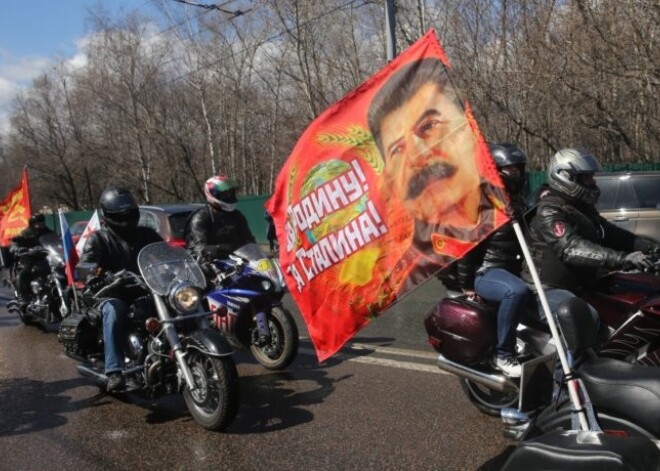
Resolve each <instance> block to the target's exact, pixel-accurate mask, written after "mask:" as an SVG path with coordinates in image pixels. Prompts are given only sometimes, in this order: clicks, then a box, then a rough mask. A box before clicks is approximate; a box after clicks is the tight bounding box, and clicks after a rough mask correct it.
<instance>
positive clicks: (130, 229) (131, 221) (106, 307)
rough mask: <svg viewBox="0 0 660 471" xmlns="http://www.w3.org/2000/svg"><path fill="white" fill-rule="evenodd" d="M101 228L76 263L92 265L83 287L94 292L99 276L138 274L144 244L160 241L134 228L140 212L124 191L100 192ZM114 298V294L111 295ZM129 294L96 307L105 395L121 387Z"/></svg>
mask: <svg viewBox="0 0 660 471" xmlns="http://www.w3.org/2000/svg"><path fill="white" fill-rule="evenodd" d="M99 215H100V218H101V222H102V223H103V224H102V225H101V228H100V229H99V230H97V231H95V232H93V233H92V235H91V236H90V237H89V240H88V241H87V243H86V244H85V247H84V249H83V253H82V255H81V257H80V263H94V264H96V265H98V267H99V273H97V276H93V277H91V278H90V279H88V280H86V283H87V287H89V288H91V289H93V290H94V291H96V290H98V289H99V288H100V287H101V285H102V284H103V281H102V279H103V276H101V275H107V273H109V272H117V271H120V270H124V269H125V270H129V271H132V272H134V273H138V267H137V256H138V254H139V253H140V250H142V248H143V247H145V246H146V245H148V244H151V243H153V242H160V241H162V238H161V237H160V236H159V235H158V233H156V232H155V231H154V230H153V229H150V228H148V227H138V221H139V219H140V212H139V209H138V205H137V202H136V200H135V197H134V196H133V195H132V194H131V192H130V191H128V190H127V189H125V188H122V187H118V186H110V187H108V188H106V189H105V190H103V193H101V198H100V200H99ZM113 295H114V293H113ZM129 297H130V294H129V293H127V292H123V291H121V290H120V291H119V293H118V294H116V297H112V298H106V299H104V300H103V301H102V302H101V304H100V305H99V309H100V310H101V313H102V314H103V342H104V356H105V374H106V376H107V377H108V384H107V387H106V389H107V391H109V392H111V391H116V390H117V389H120V388H122V387H123V386H124V383H125V379H124V376H123V374H122V370H123V369H124V358H125V355H124V344H125V342H126V338H125V337H126V333H125V331H124V323H125V321H126V313H127V311H128V302H130V301H131V299H129Z"/></svg>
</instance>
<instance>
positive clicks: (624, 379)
mask: <svg viewBox="0 0 660 471" xmlns="http://www.w3.org/2000/svg"><path fill="white" fill-rule="evenodd" d="M578 370H579V373H580V378H581V379H582V380H583V381H584V383H585V386H586V388H587V391H588V392H589V397H590V398H591V402H592V403H593V404H594V405H595V406H596V409H597V410H600V409H602V410H609V411H618V412H619V413H620V414H622V415H625V416H626V417H627V418H628V419H630V420H631V421H632V422H634V423H637V424H639V425H641V426H642V427H644V429H645V430H648V431H649V432H651V433H653V434H654V435H655V436H660V374H658V368H656V367H651V366H641V365H633V364H631V363H627V362H624V361H621V360H615V359H612V358H596V359H593V360H590V361H588V362H586V363H584V364H583V365H581V366H580V368H579V369H578Z"/></svg>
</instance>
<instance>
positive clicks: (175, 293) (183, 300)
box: [169, 283, 201, 314]
mask: <svg viewBox="0 0 660 471" xmlns="http://www.w3.org/2000/svg"><path fill="white" fill-rule="evenodd" d="M169 300H170V304H171V305H172V306H173V307H174V308H175V309H176V310H177V311H181V312H183V313H184V314H190V313H192V312H195V311H197V308H198V307H199V302H200V300H201V295H200V292H199V289H197V288H196V287H195V286H193V285H191V284H190V283H180V284H177V285H175V286H173V287H172V289H170V295H169Z"/></svg>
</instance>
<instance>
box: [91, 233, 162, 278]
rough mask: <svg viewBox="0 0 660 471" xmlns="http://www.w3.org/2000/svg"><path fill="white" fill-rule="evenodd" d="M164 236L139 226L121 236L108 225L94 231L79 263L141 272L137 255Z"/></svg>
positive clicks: (112, 269) (107, 268) (108, 268)
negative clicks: (128, 233)
mask: <svg viewBox="0 0 660 471" xmlns="http://www.w3.org/2000/svg"><path fill="white" fill-rule="evenodd" d="M162 241H163V239H162V237H161V236H160V235H159V234H158V233H157V232H156V231H154V230H153V229H151V228H149V227H141V226H138V227H137V229H136V230H135V232H134V233H133V234H131V236H128V237H126V238H124V237H122V236H120V235H119V234H117V233H116V232H115V231H113V230H112V229H111V228H109V227H108V226H103V227H101V228H100V229H99V230H97V231H95V232H93V233H92V235H91V236H90V237H89V239H88V240H87V243H86V244H85V248H84V249H83V253H82V255H81V256H80V262H79V263H96V264H98V265H99V266H100V267H101V268H103V270H105V271H109V272H117V271H120V270H124V269H125V270H129V271H132V272H133V273H139V271H138V267H137V256H138V254H139V253H140V250H142V249H143V248H144V247H145V246H146V245H149V244H151V243H153V242H162Z"/></svg>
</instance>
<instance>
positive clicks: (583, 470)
mask: <svg viewBox="0 0 660 471" xmlns="http://www.w3.org/2000/svg"><path fill="white" fill-rule="evenodd" d="M523 469H524V470H530V471H532V470H547V471H550V470H557V471H559V470H561V471H571V470H576V471H577V470H580V471H624V470H625V471H658V470H660V450H659V449H658V447H657V446H656V445H655V443H653V441H651V440H649V439H647V438H642V437H622V436H616V435H607V434H604V433H602V432H587V431H565V430H556V431H553V432H549V433H547V434H545V435H542V436H540V437H538V438H535V439H532V440H529V441H526V442H523V443H521V444H520V445H518V446H517V447H516V448H515V449H514V450H513V452H512V453H511V455H510V456H509V458H508V459H507V461H506V463H504V467H503V468H502V471H521V470H523Z"/></svg>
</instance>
